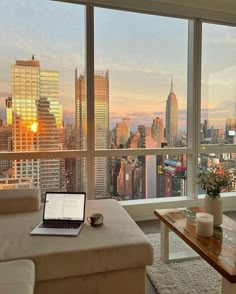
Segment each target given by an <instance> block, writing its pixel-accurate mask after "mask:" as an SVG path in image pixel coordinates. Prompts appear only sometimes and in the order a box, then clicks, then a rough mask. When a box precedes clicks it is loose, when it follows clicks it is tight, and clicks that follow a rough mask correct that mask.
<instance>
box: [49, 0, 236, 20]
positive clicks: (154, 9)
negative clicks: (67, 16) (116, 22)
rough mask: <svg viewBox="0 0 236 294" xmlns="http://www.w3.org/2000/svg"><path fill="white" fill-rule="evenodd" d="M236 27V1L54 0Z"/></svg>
mask: <svg viewBox="0 0 236 294" xmlns="http://www.w3.org/2000/svg"><path fill="white" fill-rule="evenodd" d="M53 1H62V2H72V3H78V4H91V5H95V6H100V7H106V8H114V9H124V10H133V11H138V12H147V13H153V14H160V15H168V16H176V17H183V18H189V19H193V18H200V19H202V20H205V21H213V22H221V23H228V24H231V25H232V24H233V25H236V0H53Z"/></svg>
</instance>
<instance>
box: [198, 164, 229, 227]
mask: <svg viewBox="0 0 236 294" xmlns="http://www.w3.org/2000/svg"><path fill="white" fill-rule="evenodd" d="M233 182H234V173H232V172H231V171H229V170H227V169H225V168H222V167H213V168H209V169H206V170H203V169H200V170H199V171H198V173H197V177H196V183H197V184H198V185H199V186H200V187H201V188H202V189H203V190H204V191H205V192H206V197H205V203H204V207H205V212H207V213H210V214H212V215H213V216H214V226H220V225H221V224H222V220H223V205H222V199H221V195H220V193H221V192H227V191H232V190H233V185H232V183H233Z"/></svg>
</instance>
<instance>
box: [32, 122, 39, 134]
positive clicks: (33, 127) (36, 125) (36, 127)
mask: <svg viewBox="0 0 236 294" xmlns="http://www.w3.org/2000/svg"><path fill="white" fill-rule="evenodd" d="M37 130H38V123H36V122H34V123H33V124H32V125H31V131H32V132H34V133H36V132H37Z"/></svg>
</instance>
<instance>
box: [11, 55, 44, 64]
mask: <svg viewBox="0 0 236 294" xmlns="http://www.w3.org/2000/svg"><path fill="white" fill-rule="evenodd" d="M16 65H19V66H32V67H40V64H39V61H38V60H35V59H34V55H32V59H30V60H16Z"/></svg>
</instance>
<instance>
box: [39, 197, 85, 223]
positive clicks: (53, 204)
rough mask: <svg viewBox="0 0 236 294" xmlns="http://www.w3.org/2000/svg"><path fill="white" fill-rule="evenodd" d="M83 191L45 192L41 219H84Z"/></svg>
mask: <svg viewBox="0 0 236 294" xmlns="http://www.w3.org/2000/svg"><path fill="white" fill-rule="evenodd" d="M84 218H85V193H69V192H46V195H45V203H44V215H43V220H45V221H47V220H62V221H67V220H68V221H84Z"/></svg>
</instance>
